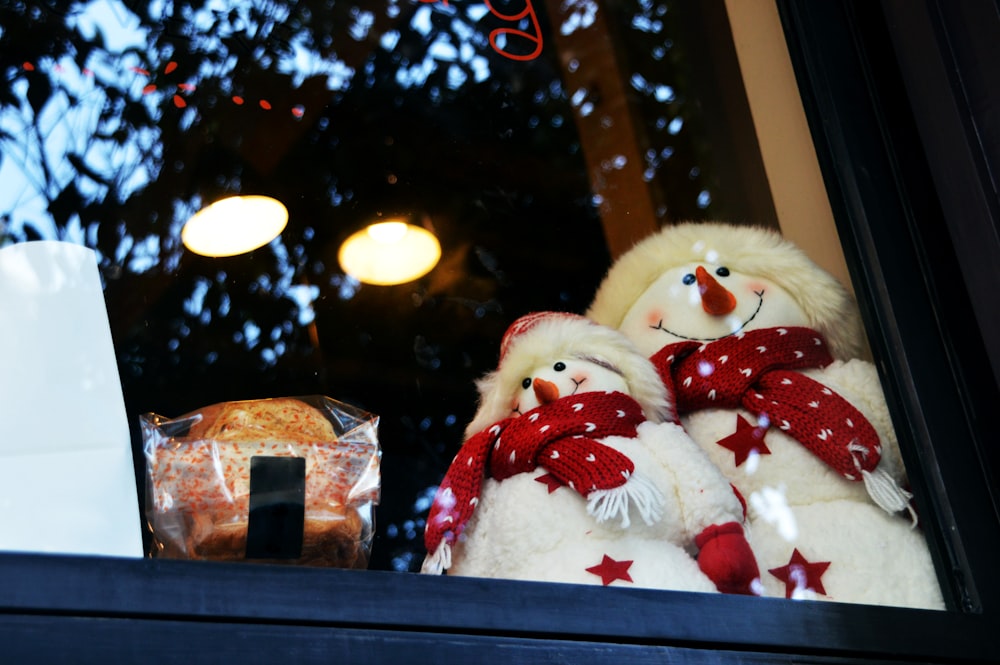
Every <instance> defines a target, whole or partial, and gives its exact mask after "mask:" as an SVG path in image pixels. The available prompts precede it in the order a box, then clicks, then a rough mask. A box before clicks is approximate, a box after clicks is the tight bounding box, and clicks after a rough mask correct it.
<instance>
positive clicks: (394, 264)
mask: <svg viewBox="0 0 1000 665" xmlns="http://www.w3.org/2000/svg"><path fill="white" fill-rule="evenodd" d="M440 258H441V245H440V243H438V239H437V238H436V237H435V236H434V234H433V233H431V232H430V231H428V230H427V229H424V228H421V227H419V226H414V225H412V224H406V223H405V222H401V221H387V222H379V223H377V224H372V225H371V226H368V227H367V228H364V229H362V230H361V231H358V232H357V233H355V234H353V235H352V236H351V237H349V238H348V239H347V240H346V241H345V242H344V244H343V245H341V247H340V252H339V253H338V254H337V259H338V260H339V261H340V267H341V269H343V271H344V272H345V273H347V274H348V275H350V276H351V277H354V278H355V279H357V280H358V281H360V282H365V283H367V284H380V285H390V284H403V283H405V282H411V281H413V280H415V279H417V278H418V277H422V276H423V275H426V274H427V273H428V272H430V271H431V269H432V268H433V267H434V266H435V265H437V262H438V260H439V259H440Z"/></svg>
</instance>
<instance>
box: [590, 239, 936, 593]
mask: <svg viewBox="0 0 1000 665" xmlns="http://www.w3.org/2000/svg"><path fill="white" fill-rule="evenodd" d="M587 315H588V317H589V318H592V319H593V320H595V321H597V322H599V323H602V324H605V325H608V326H612V327H615V328H618V329H620V330H621V331H622V332H623V333H624V334H625V335H627V336H628V337H629V339H631V340H632V341H633V342H634V343H635V344H636V346H637V347H638V348H639V349H640V350H641V351H642V352H643V353H645V354H647V355H648V356H649V357H650V358H651V360H652V361H653V363H654V365H655V366H656V367H657V370H658V371H659V373H660V375H661V378H662V379H663V381H664V383H665V384H666V385H667V386H669V387H670V388H671V389H672V391H673V392H674V396H675V404H676V407H677V413H678V415H679V417H680V418H681V422H682V424H683V426H684V427H685V429H686V430H687V432H688V433H689V434H690V435H691V437H692V438H693V439H694V440H695V441H696V442H697V443H698V445H699V446H701V447H702V449H704V450H705V451H706V452H707V453H708V455H709V457H710V458H711V459H712V461H713V462H714V463H715V464H716V465H717V466H718V467H719V468H720V469H721V470H722V471H723V473H724V474H725V475H726V477H727V478H728V479H729V480H730V481H731V482H732V483H733V485H734V487H736V488H737V490H738V491H739V492H740V493H741V494H742V495H743V496H744V497H745V499H746V502H747V504H748V520H749V534H750V541H751V546H752V547H753V550H754V553H755V555H756V559H757V561H758V563H759V565H760V566H761V579H762V582H763V587H764V595H767V596H778V597H789V598H808V599H822V600H833V601H842V602H856V603H868V604H880V605H896V606H911V607H920V608H943V601H942V596H941V592H940V587H939V585H938V581H937V578H936V575H935V572H934V568H933V565H932V562H931V558H930V555H929V552H928V549H927V544H926V540H925V538H924V536H923V534H922V532H921V530H920V529H919V528H918V527H917V526H916V517H915V512H914V510H913V508H912V506H911V501H910V499H911V497H910V494H909V493H908V492H906V490H905V487H906V476H905V471H904V468H903V464H902V460H901V457H900V454H899V449H898V444H897V441H896V436H895V433H894V431H893V426H892V423H891V420H890V416H889V413H888V410H887V407H886V404H885V399H884V394H883V392H882V388H881V384H880V382H879V378H878V375H877V372H876V370H875V367H874V366H873V365H872V363H870V362H868V361H867V360H864V359H862V358H863V354H862V350H863V348H864V341H863V340H864V337H863V332H862V328H861V323H860V318H859V316H858V314H857V312H856V309H855V307H854V305H853V302H852V300H851V298H850V297H849V295H848V293H847V292H846V290H845V289H844V288H843V287H842V286H841V285H840V284H839V282H837V281H836V280H835V279H834V278H833V277H832V276H831V275H829V274H828V273H826V272H825V271H823V270H822V269H820V268H819V267H818V266H816V265H815V264H814V263H813V262H812V261H811V260H810V259H808V258H807V257H806V255H805V254H804V253H803V252H802V251H801V250H800V249H798V248H797V247H796V246H794V245H793V244H792V243H790V242H788V241H787V240H785V239H784V238H782V237H781V236H780V235H779V234H778V233H777V232H773V231H770V230H766V229H762V228H755V227H746V226H734V225H729V224H722V223H684V224H678V225H676V226H669V227H665V228H663V229H662V230H661V231H659V232H658V233H656V234H654V235H652V236H650V237H649V238H647V239H645V240H643V241H642V242H640V243H638V244H637V245H636V246H635V247H633V248H632V249H631V250H629V251H628V252H626V253H625V254H624V255H622V256H621V257H619V259H618V260H617V261H616V262H615V263H614V265H612V267H611V269H610V270H609V272H608V274H607V276H606V278H605V280H604V281H603V283H602V284H601V286H600V288H599V289H598V291H597V294H596V296H595V298H594V302H593V303H592V305H591V307H590V308H589V310H588V312H587Z"/></svg>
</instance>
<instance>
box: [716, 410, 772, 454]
mask: <svg viewBox="0 0 1000 665" xmlns="http://www.w3.org/2000/svg"><path fill="white" fill-rule="evenodd" d="M766 432H767V428H766V427H754V426H753V425H751V424H750V423H749V422H748V421H747V419H746V418H744V417H743V416H741V415H739V414H737V415H736V431H735V432H733V433H732V434H730V435H729V436H727V437H725V438H723V439H719V440H718V441H716V443H718V444H719V445H720V446H722V447H723V448H727V449H729V450H731V451H733V453H734V457H735V460H734V461H735V463H736V466H739V465H740V464H743V462H746V461H747V458H748V457H750V453H752V452H754V451H756V452H757V454H758V455H770V454H771V451H770V450H768V448H767V444H766V443H764V434H765V433H766Z"/></svg>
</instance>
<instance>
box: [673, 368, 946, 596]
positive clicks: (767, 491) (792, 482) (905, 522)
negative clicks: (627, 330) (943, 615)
mask: <svg viewBox="0 0 1000 665" xmlns="http://www.w3.org/2000/svg"><path fill="white" fill-rule="evenodd" d="M803 374H805V375H807V376H809V377H810V378H813V379H815V380H817V381H820V382H822V383H823V384H825V385H826V386H828V387H830V388H832V389H833V390H835V391H836V392H838V393H839V394H840V395H841V396H842V397H844V398H845V399H847V400H848V401H849V402H851V403H852V404H853V405H854V406H855V407H856V408H858V410H859V411H861V412H862V413H863V414H864V415H865V416H866V417H867V418H868V420H869V421H870V422H871V423H872V425H873V426H874V427H875V429H876V431H878V433H879V438H880V440H881V441H882V446H883V449H882V453H883V462H882V468H883V469H884V470H886V471H887V472H889V473H890V474H891V475H892V476H893V477H894V478H895V479H896V481H897V482H899V483H903V482H905V473H904V470H903V466H902V460H901V459H900V457H899V449H898V445H897V443H896V438H895V434H894V432H893V428H892V423H891V422H890V420H889V414H888V411H887V410H886V408H885V402H884V400H883V399H882V398H881V394H882V392H881V386H880V384H879V381H878V377H877V376H876V374H875V368H874V367H873V366H872V365H871V363H868V362H865V361H861V360H850V361H847V362H846V363H845V362H841V361H837V362H835V363H834V364H833V365H830V366H828V367H826V368H825V369H822V370H808V371H805V372H803ZM736 414H741V415H742V416H743V417H744V418H746V419H747V420H748V421H749V422H751V423H753V422H754V421H755V416H753V415H752V414H750V413H749V412H747V411H743V410H742V409H706V410H702V411H698V412H695V413H693V414H690V415H687V416H684V417H683V418H682V419H681V420H682V423H683V424H684V426H685V428H686V429H687V431H688V433H689V434H690V435H691V436H692V438H694V439H695V440H696V441H698V442H699V443H700V445H701V446H702V447H703V449H704V450H705V452H706V453H708V455H709V457H710V458H711V459H712V461H713V462H714V463H715V464H716V465H717V466H718V467H719V468H720V469H721V470H722V472H723V473H724V474H725V475H726V477H727V478H729V479H730V480H731V481H732V483H733V485H734V486H736V487H737V488H738V489H739V490H740V492H742V493H743V495H744V497H745V499H746V501H747V504H748V506H747V508H748V511H747V513H748V518H749V524H750V545H751V547H752V548H753V550H754V554H755V555H756V557H757V562H758V564H759V565H760V567H761V580H762V582H763V585H764V595H766V596H774V597H779V598H784V597H785V595H786V588H785V584H784V582H782V581H781V580H779V579H778V578H777V577H775V576H774V575H771V574H769V573H768V572H767V571H769V570H770V569H773V568H778V567H780V566H784V565H785V564H787V563H788V562H789V561H790V559H791V557H792V552H793V550H794V549H796V548H797V549H798V550H799V552H800V553H801V554H802V556H804V557H805V559H806V560H807V561H810V562H817V561H829V562H831V565H830V567H829V569H828V570H827V571H826V572H825V573H824V574H823V576H822V584H823V587H824V590H825V591H826V594H825V595H822V596H821V595H819V594H817V593H815V592H814V591H812V590H807V589H798V590H796V591H795V592H794V595H793V597H796V598H811V599H817V598H820V599H826V600H836V601H841V602H852V603H867V604H883V605H886V604H887V605H897V606H907V607H920V608H937V609H939V608H943V601H942V598H941V592H940V589H939V586H938V584H937V581H936V576H935V573H934V567H933V564H932V562H931V559H930V555H929V553H928V550H927V545H926V542H925V539H924V535H923V533H922V532H921V531H920V529H914V528H912V527H911V522H910V520H909V519H907V518H905V517H904V516H902V515H890V514H889V513H887V512H886V511H884V510H883V509H882V508H880V507H878V506H877V505H875V504H874V503H873V501H872V500H871V498H870V497H869V496H868V493H867V491H866V490H865V486H864V484H863V483H862V482H860V481H858V482H851V481H848V480H845V479H844V478H843V477H842V476H840V474H838V473H836V472H834V471H833V470H832V469H830V468H829V467H828V466H826V465H825V464H823V463H822V462H820V461H819V460H818V459H817V458H816V456H815V455H813V454H812V453H811V452H809V451H808V450H806V448H805V447H804V446H803V445H802V444H801V443H799V442H798V441H796V440H794V439H792V438H790V437H788V436H787V435H785V434H783V433H782V432H781V431H779V430H778V429H777V428H771V429H770V430H769V431H768V434H767V435H766V436H765V437H764V441H765V443H766V445H767V448H768V449H769V450H770V452H771V454H769V455H751V457H750V458H749V459H748V460H747V461H745V462H744V463H743V464H742V465H740V466H736V465H735V456H734V454H733V452H732V451H731V450H728V449H726V448H723V447H722V446H720V445H718V444H716V443H715V442H716V441H718V440H720V439H722V438H724V437H726V436H728V435H730V434H732V433H733V431H734V430H735V425H736Z"/></svg>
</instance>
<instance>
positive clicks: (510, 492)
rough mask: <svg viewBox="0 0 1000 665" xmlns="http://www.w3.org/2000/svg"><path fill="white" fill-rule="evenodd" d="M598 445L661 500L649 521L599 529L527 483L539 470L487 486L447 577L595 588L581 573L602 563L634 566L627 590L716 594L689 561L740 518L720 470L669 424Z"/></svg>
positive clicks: (570, 498) (573, 501)
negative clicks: (707, 535) (714, 532)
mask: <svg viewBox="0 0 1000 665" xmlns="http://www.w3.org/2000/svg"><path fill="white" fill-rule="evenodd" d="M601 443H604V444H606V445H608V446H610V447H613V448H615V449H617V450H619V451H621V452H623V453H625V454H626V455H628V456H629V458H630V459H631V460H632V462H633V463H634V464H635V471H636V473H641V474H642V475H644V476H645V477H646V478H648V479H649V480H650V481H652V483H653V484H654V485H655V486H656V487H657V488H659V489H660V491H661V492H662V493H663V494H664V496H665V498H666V502H665V503H664V504H663V506H662V516H661V518H660V520H659V521H658V522H656V523H654V524H652V525H648V524H646V523H645V522H643V520H642V519H640V518H639V516H638V515H636V514H632V515H631V524H630V525H629V526H628V527H627V528H624V529H623V528H622V527H621V525H620V523H619V521H617V520H607V521H604V522H600V523H598V522H597V521H596V520H595V518H594V517H593V516H592V515H590V514H589V513H588V512H587V502H586V500H585V499H584V498H583V497H582V496H581V495H580V494H578V493H577V492H575V491H573V490H571V489H570V488H568V487H560V488H559V489H557V490H555V491H554V492H553V493H551V494H549V491H548V488H547V486H546V485H545V484H544V483H541V482H538V481H536V480H535V478H536V477H538V476H540V475H543V474H544V473H545V470H544V469H541V468H539V469H536V470H535V471H534V472H532V473H528V474H520V475H517V476H513V477H511V478H508V479H507V480H504V481H502V482H498V481H496V480H493V479H487V481H486V484H485V486H484V488H483V492H482V494H481V496H480V500H479V505H478V506H477V508H476V512H475V514H474V515H473V518H472V521H470V523H469V525H468V527H467V528H466V531H465V533H464V534H463V537H462V538H461V539H460V540H459V542H458V543H457V544H456V545H455V548H454V554H453V563H452V567H451V569H450V570H449V574H456V575H470V576H479V577H500V578H507V579H521V580H545V581H552V582H570V583H579V584H601V583H602V580H601V578H600V577H599V576H597V575H595V574H594V573H590V572H587V570H586V569H587V568H589V567H591V566H595V565H597V564H599V563H601V561H602V559H603V557H604V556H605V555H607V556H609V557H611V558H612V559H615V560H617V561H623V560H628V561H632V562H633V563H632V565H631V566H630V567H629V570H628V573H629V575H630V577H631V578H632V584H631V585H630V586H641V587H651V588H658V589H675V590H685V591H705V592H715V591H716V589H715V585H714V584H713V583H712V582H711V581H710V580H709V579H708V578H707V577H706V576H705V575H704V574H703V573H702V572H701V571H700V570H699V568H698V564H697V562H696V561H695V560H694V558H693V556H692V553H693V552H694V549H693V542H694V538H695V536H697V535H698V533H700V532H701V530H702V529H704V528H705V527H706V526H708V525H710V524H717V523H719V524H721V523H725V522H731V521H734V520H736V521H741V518H742V514H741V512H742V508H741V506H740V504H739V501H738V500H737V499H736V497H735V495H734V494H733V493H732V490H731V489H730V487H729V485H728V483H727V481H726V480H725V479H724V478H723V477H722V475H721V474H720V473H719V470H718V469H717V468H716V467H715V466H714V465H712V464H711V463H710V462H709V461H708V459H707V457H706V456H705V454H704V453H703V452H702V451H701V450H700V449H699V448H698V447H697V446H695V445H694V443H693V442H692V441H691V439H690V437H688V436H687V434H686V433H685V432H684V431H683V430H682V429H681V428H680V427H679V426H677V425H672V424H666V423H660V424H656V423H651V422H646V423H643V424H642V425H640V426H639V429H638V436H637V437H636V438H631V439H630V438H624V437H618V436H614V437H608V438H606V439H602V440H601ZM613 584H615V585H621V584H622V582H620V581H618V582H613Z"/></svg>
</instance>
